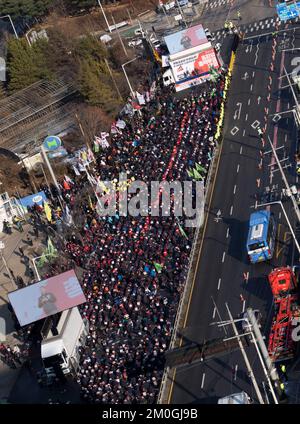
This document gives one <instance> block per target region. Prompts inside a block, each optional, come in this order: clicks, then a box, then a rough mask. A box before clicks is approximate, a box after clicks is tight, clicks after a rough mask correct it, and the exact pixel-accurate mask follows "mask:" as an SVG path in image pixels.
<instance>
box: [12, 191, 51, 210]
mask: <svg viewBox="0 0 300 424" xmlns="http://www.w3.org/2000/svg"><path fill="white" fill-rule="evenodd" d="M46 200H47V196H46V194H45V192H44V191H39V192H38V193H34V194H30V195H29V196H26V197H22V198H21V199H19V200H18V203H19V205H20V206H21V207H22V208H23V210H24V211H25V212H27V208H28V207H32V206H34V205H38V206H43V203H44V202H45V201H46Z"/></svg>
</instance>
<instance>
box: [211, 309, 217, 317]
mask: <svg viewBox="0 0 300 424" xmlns="http://www.w3.org/2000/svg"><path fill="white" fill-rule="evenodd" d="M216 311H217V308H216V307H214V311H213V316H212V317H213V319H215V316H216Z"/></svg>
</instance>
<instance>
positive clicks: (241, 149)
mask: <svg viewBox="0 0 300 424" xmlns="http://www.w3.org/2000/svg"><path fill="white" fill-rule="evenodd" d="M243 135H245V130H244V132H243ZM242 151H243V146H241V148H240V155H241V154H242Z"/></svg>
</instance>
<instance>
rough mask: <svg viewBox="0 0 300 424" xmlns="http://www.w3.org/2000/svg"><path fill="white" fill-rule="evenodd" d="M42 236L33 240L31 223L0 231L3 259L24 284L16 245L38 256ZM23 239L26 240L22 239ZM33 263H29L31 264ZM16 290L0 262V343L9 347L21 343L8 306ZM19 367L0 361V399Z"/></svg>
mask: <svg viewBox="0 0 300 424" xmlns="http://www.w3.org/2000/svg"><path fill="white" fill-rule="evenodd" d="M27 235H29V236H30V237H31V239H32V240H33V246H29V245H28V244H27V243H26V239H27ZM43 238H44V236H43V235H41V236H40V237H39V238H38V239H36V238H35V237H34V235H33V232H32V226H31V225H29V224H26V225H24V232H23V233H19V232H18V231H17V230H16V229H13V233H12V234H10V235H7V234H4V233H0V240H1V241H2V242H4V243H5V248H4V252H3V255H4V258H5V259H6V262H7V265H8V268H9V269H10V270H11V271H13V275H14V276H15V277H17V276H18V275H19V276H21V277H22V278H23V280H24V283H25V284H28V283H30V281H31V278H30V277H29V276H28V275H26V266H25V263H24V262H23V259H22V257H21V254H20V253H19V250H18V249H19V247H20V246H22V248H23V251H24V254H25V255H26V256H28V257H29V258H32V257H34V256H37V254H40V253H41V251H42V250H43V244H42V241H44V240H43ZM24 241H25V242H24ZM31 265H32V264H31ZM16 289H17V286H16V284H15V283H14V282H13V281H11V280H10V278H9V276H8V274H7V271H6V268H5V266H4V264H3V262H2V261H1V263H0V343H7V344H8V345H10V346H11V347H13V346H15V345H20V344H21V342H20V340H18V339H17V338H16V335H17V333H16V331H15V328H14V321H13V319H12V316H11V313H10V311H9V309H8V306H7V305H8V297H7V295H8V293H9V292H11V291H14V290H16ZM20 368H21V366H18V367H17V369H12V368H10V367H8V366H7V365H6V364H4V363H3V362H2V361H1V360H0V399H7V398H8V396H9V393H10V391H11V389H12V387H13V385H14V383H15V381H16V380H17V378H18V375H19V371H20Z"/></svg>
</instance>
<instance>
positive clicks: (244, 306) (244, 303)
mask: <svg viewBox="0 0 300 424" xmlns="http://www.w3.org/2000/svg"><path fill="white" fill-rule="evenodd" d="M245 308H246V300H244V301H243V309H242V312H243V313H244V312H245Z"/></svg>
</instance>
